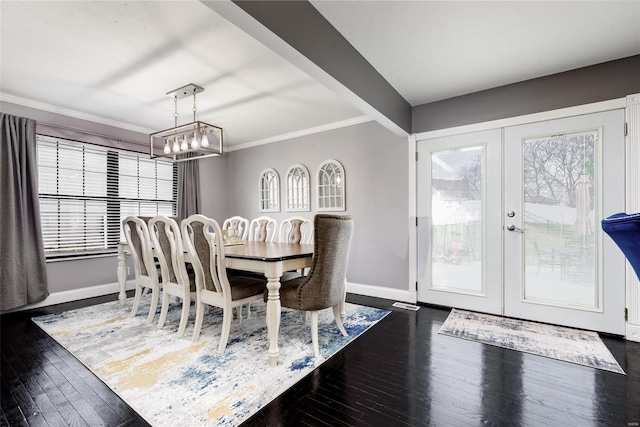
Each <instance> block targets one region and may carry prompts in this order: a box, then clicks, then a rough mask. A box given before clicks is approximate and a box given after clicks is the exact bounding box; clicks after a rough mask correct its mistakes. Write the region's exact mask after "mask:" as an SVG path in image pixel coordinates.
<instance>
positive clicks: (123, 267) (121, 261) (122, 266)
mask: <svg viewBox="0 0 640 427" xmlns="http://www.w3.org/2000/svg"><path fill="white" fill-rule="evenodd" d="M126 284H127V254H126V252H125V251H124V247H123V246H122V245H118V285H120V293H118V299H119V300H120V301H124V300H125V299H127V294H126V292H125V285H126Z"/></svg>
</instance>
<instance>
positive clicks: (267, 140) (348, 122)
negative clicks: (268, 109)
mask: <svg viewBox="0 0 640 427" xmlns="http://www.w3.org/2000/svg"><path fill="white" fill-rule="evenodd" d="M371 121H373V119H372V118H371V117H369V116H360V117H354V118H352V119H347V120H342V121H339V122H333V123H327V124H325V125H321V126H316V127H312V128H308V129H302V130H298V131H295V132H290V133H284V134H282V135H276V136H271V137H269V138H263V139H258V140H255V141H251V142H245V143H243V144H238V145H233V146H230V147H228V148H225V151H227V152H229V151H237V150H244V149H245V148H252V147H257V146H259V145H265V144H271V143H273V142H278V141H285V140H287V139H292V138H299V137H301V136H306V135H313V134H314V133H320V132H326V131H329V130H334V129H340V128H344V127H348V126H353V125H358V124H360V123H366V122H371Z"/></svg>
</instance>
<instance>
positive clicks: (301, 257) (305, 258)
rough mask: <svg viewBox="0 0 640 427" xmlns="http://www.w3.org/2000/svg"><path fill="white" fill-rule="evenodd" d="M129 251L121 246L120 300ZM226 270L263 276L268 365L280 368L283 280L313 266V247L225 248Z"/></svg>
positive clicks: (255, 245) (261, 245) (259, 245)
mask: <svg viewBox="0 0 640 427" xmlns="http://www.w3.org/2000/svg"><path fill="white" fill-rule="evenodd" d="M128 252H129V247H128V245H127V243H126V242H121V243H120V244H119V245H118V270H117V274H118V284H119V285H120V293H119V295H118V298H119V299H120V300H124V299H126V298H127V294H126V292H125V285H126V281H127V268H126V257H127V254H128ZM224 254H225V259H226V264H227V268H231V269H234V270H242V271H249V272H253V273H259V274H263V275H264V276H265V277H266V279H267V282H266V287H267V289H268V290H269V297H268V300H267V334H268V339H269V362H270V364H271V365H272V366H275V365H277V363H278V356H279V354H280V349H279V348H278V335H279V331H280V312H281V305H280V278H281V277H282V274H283V273H284V272H286V271H293V270H300V269H304V268H307V267H310V266H311V259H312V257H313V245H301V244H297V243H271V242H242V243H241V244H233V245H225V250H224Z"/></svg>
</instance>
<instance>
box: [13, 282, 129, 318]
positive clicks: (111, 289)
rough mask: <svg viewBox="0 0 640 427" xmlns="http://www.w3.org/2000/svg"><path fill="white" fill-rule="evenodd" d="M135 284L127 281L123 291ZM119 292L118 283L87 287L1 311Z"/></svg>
mask: <svg viewBox="0 0 640 427" xmlns="http://www.w3.org/2000/svg"><path fill="white" fill-rule="evenodd" d="M134 287H135V282H134V281H133V280H131V281H128V282H127V285H126V286H125V289H127V290H129V289H134ZM119 292H120V285H118V282H114V283H106V284H104V285H96V286H88V287H86V288H79V289H72V290H69V291H61V292H52V293H50V294H49V296H48V297H46V298H45V299H44V300H42V301H40V302H37V303H35V304H28V305H23V306H22V307H18V308H15V309H13V310H8V311H3V312H2V314H4V313H11V312H14V311H23V310H29V309H32V308H38V307H47V306H49V305H55V304H62V303H64V302H71V301H77V300H81V299H85V298H92V297H99V296H102V295H109V294H117V293H119Z"/></svg>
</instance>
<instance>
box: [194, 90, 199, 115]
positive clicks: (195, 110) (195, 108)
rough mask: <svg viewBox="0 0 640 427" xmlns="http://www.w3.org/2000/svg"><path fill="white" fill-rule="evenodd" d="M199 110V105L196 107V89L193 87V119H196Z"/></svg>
mask: <svg viewBox="0 0 640 427" xmlns="http://www.w3.org/2000/svg"><path fill="white" fill-rule="evenodd" d="M197 111H198V107H196V90H195V89H193V121H194V122H195V121H197V120H196V112H197Z"/></svg>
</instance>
